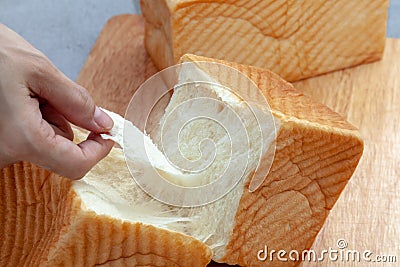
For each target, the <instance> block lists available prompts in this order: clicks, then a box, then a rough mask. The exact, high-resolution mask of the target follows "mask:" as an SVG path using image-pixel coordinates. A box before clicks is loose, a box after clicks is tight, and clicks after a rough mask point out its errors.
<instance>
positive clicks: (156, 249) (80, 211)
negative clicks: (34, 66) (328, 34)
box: [0, 55, 363, 266]
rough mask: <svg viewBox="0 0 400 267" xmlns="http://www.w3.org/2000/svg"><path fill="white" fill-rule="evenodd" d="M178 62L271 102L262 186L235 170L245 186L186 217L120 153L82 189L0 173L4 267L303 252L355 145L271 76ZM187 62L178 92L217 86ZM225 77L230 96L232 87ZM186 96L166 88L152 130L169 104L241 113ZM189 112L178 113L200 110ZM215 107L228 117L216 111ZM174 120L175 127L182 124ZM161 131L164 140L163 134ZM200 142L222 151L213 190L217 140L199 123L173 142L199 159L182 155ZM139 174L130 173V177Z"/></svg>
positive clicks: (355, 154) (193, 261)
mask: <svg viewBox="0 0 400 267" xmlns="http://www.w3.org/2000/svg"><path fill="white" fill-rule="evenodd" d="M182 60H183V61H185V62H193V61H197V60H200V61H208V62H219V63H222V64H225V65H228V66H230V67H232V68H234V69H237V70H239V71H240V72H242V73H243V74H245V75H247V76H248V77H249V78H250V79H251V80H252V81H253V82H254V83H255V85H257V86H258V87H259V89H260V90H261V92H262V93H263V94H264V96H265V97H266V99H267V100H268V103H269V105H270V107H271V110H272V115H273V117H274V123H275V127H276V130H277V132H276V133H275V135H271V136H275V137H274V140H272V139H268V138H266V143H265V144H264V145H265V147H268V146H269V145H271V144H272V143H274V144H275V145H276V151H275V156H274V158H273V162H272V166H271V171H270V172H269V173H268V175H267V177H266V178H265V180H264V181H263V183H262V184H261V185H260V187H258V189H257V190H256V191H254V192H250V191H249V186H250V183H251V181H250V177H251V175H252V172H254V170H255V165H254V164H250V165H249V168H248V169H247V168H246V169H245V170H242V171H245V177H244V178H243V179H242V180H240V181H239V182H238V184H237V185H236V186H235V187H234V188H233V189H232V190H230V191H229V192H228V193H227V194H226V195H224V196H223V197H221V198H220V199H218V200H217V201H214V202H212V203H210V204H208V205H203V206H198V207H192V208H184V207H177V206H171V205H168V204H165V203H162V202H159V201H158V200H155V199H154V198H152V197H151V196H150V195H148V194H147V193H145V192H144V191H143V190H142V189H141V188H140V187H139V185H138V184H137V183H135V181H134V179H133V178H132V176H131V174H130V172H129V170H128V168H127V166H126V164H125V161H124V155H123V151H122V150H121V149H119V148H113V150H112V151H111V153H110V155H109V156H107V157H106V158H105V159H104V160H102V161H101V162H99V163H98V164H97V165H96V166H95V167H94V168H93V169H92V170H91V171H90V172H89V173H88V174H87V175H86V176H85V177H84V178H83V179H82V180H80V181H74V182H71V181H69V180H66V179H63V178H60V177H58V176H56V175H54V174H51V173H48V172H46V171H43V170H41V169H39V168H37V167H35V166H32V165H30V164H26V163H24V164H16V165H13V166H12V167H9V168H6V169H4V170H2V172H1V177H0V178H1V180H0V188H1V190H2V194H1V197H2V201H1V209H0V211H1V214H0V222H1V223H2V225H5V227H2V228H1V230H0V231H2V232H1V237H2V238H3V237H4V238H3V240H5V242H3V243H2V247H1V253H2V257H1V264H3V263H4V264H5V265H6V264H8V263H10V265H17V264H26V265H31V266H35V265H38V264H39V263H42V264H43V265H49V266H53V265H57V264H58V265H87V266H91V265H94V264H99V265H102V264H103V265H109V264H115V265H125V266H135V265H152V266H205V265H206V264H207V263H208V262H209V261H210V259H211V257H212V258H213V259H214V260H216V261H218V262H226V263H229V264H239V265H242V266H265V265H268V264H269V265H270V266H278V265H279V264H281V265H283V264H284V265H286V266H287V265H288V264H289V265H290V264H291V263H292V264H293V265H294V264H296V262H289V263H288V262H285V263H284V262H279V261H274V262H262V261H260V260H259V259H258V258H257V253H258V251H259V250H261V249H264V247H265V246H268V248H270V249H274V250H280V249H285V250H286V251H290V250H292V249H296V250H298V251H302V250H303V249H307V248H309V247H310V246H311V244H312V242H313V240H314V238H315V236H316V235H317V233H318V231H319V230H320V228H321V227H322V225H323V223H324V221H325V219H326V217H327V215H328V213H329V210H330V209H331V208H332V207H333V205H334V203H335V202H336V200H337V198H338V197H339V195H340V193H341V191H342V190H343V188H344V186H345V185H346V183H347V182H348V180H349V178H350V177H351V175H352V173H353V172H354V170H355V168H356V166H357V163H358V161H359V159H360V157H361V154H362V150H363V142H362V140H361V138H360V136H359V134H358V132H357V130H356V129H355V128H354V127H353V126H352V125H350V124H349V123H347V122H346V121H344V120H343V118H341V117H340V116H339V115H338V114H336V113H334V112H333V111H331V110H330V109H329V108H327V107H325V106H323V105H321V104H318V103H315V102H313V101H312V100H311V99H310V98H308V97H306V96H304V95H303V94H301V93H299V92H297V91H296V90H295V89H294V88H293V87H292V86H291V85H290V84H289V83H286V82H285V81H283V80H282V79H281V78H279V77H278V76H277V75H275V74H273V73H271V72H270V71H267V70H263V69H259V68H256V67H250V66H245V65H239V64H236V63H229V62H223V61H216V60H213V59H208V58H203V57H196V56H193V55H186V56H184V57H183V58H182ZM193 64H195V65H197V66H198V70H196V72H185V69H184V68H183V69H182V73H181V74H182V75H180V81H181V82H183V81H189V80H190V79H191V78H193V77H194V76H195V75H198V74H199V73H201V74H202V75H205V76H208V77H209V78H210V80H214V81H215V80H217V79H218V76H217V77H215V76H214V74H215V73H214V72H209V70H207V69H203V68H202V65H201V64H198V63H193ZM217 70H218V69H217ZM222 77H224V75H222ZM225 79H226V80H225V81H229V82H230V85H231V86H232V87H233V88H237V87H238V84H236V82H237V80H236V79H235V77H229V76H228V77H225ZM217 82H218V80H217ZM239 87H240V86H239ZM189 88H191V91H187V90H180V89H179V88H175V90H174V94H173V96H172V98H171V101H170V103H169V105H168V106H167V109H166V112H165V115H164V116H163V117H162V119H161V121H160V125H162V124H163V122H165V121H168V114H169V113H170V112H171V111H173V110H174V109H175V108H176V107H177V106H179V105H181V104H182V103H184V102H185V101H187V100H189V101H190V100H191V99H192V98H196V97H197V96H199V94H204V95H206V96H207V97H209V99H215V100H219V101H222V102H224V103H229V104H231V106H233V109H234V110H236V111H240V110H241V108H240V106H241V103H240V101H239V100H240V99H237V98H234V97H233V96H232V95H230V94H224V92H222V91H218V90H217V89H215V88H213V87H212V86H211V87H210V86H200V87H197V89H196V86H195V87H189ZM244 89H246V88H244ZM197 105H200V106H197ZM197 105H196V106H193V107H192V108H188V109H187V113H188V114H190V113H191V112H194V111H195V109H196V108H199V107H202V106H201V105H206V102H204V103H200V104H199V103H197ZM204 107H205V106H204ZM212 108H213V107H212V106H211V107H210V109H212ZM215 108H216V109H217V110H220V111H221V112H226V111H225V110H224V107H219V106H215ZM259 108H260V109H262V107H259ZM181 114H184V113H183V112H181ZM193 114H194V113H193ZM245 114H246V113H245ZM224 117H226V118H227V119H228V120H230V119H231V117H229V116H224ZM247 118H249V120H248V121H246V123H244V125H245V127H246V129H248V132H249V136H250V137H251V139H250V141H251V143H252V144H254V145H253V146H250V150H249V151H250V156H251V155H253V154H252V153H254V151H257V150H256V147H257V144H260V143H258V142H259V141H260V140H255V136H256V135H254V134H255V133H253V132H251V130H252V129H253V125H252V123H251V122H252V120H251V118H250V117H247ZM179 121H180V120H179V119H178V120H176V119H175V120H173V121H172V123H176V124H175V125H179ZM167 125H168V124H167ZM116 127H118V125H116ZM263 127H265V128H266V130H268V129H269V130H270V131H271V133H272V132H273V131H274V130H275V128H274V126H273V125H263ZM201 129H207V131H205V132H204V133H203V132H201ZM74 132H75V135H76V136H77V139H78V140H83V139H84V138H85V135H84V134H83V133H82V132H80V131H79V130H75V131H74ZM159 132H160V134H161V135H162V134H163V132H161V129H159ZM168 133H169V131H167V129H166V134H167V135H166V136H164V137H165V138H167V139H169V138H173V136H170V137H168ZM209 133H212V136H213V140H215V142H216V143H217V144H220V145H222V148H221V150H218V149H216V151H215V152H216V154H215V157H216V159H217V166H215V169H212V171H206V173H208V175H209V176H210V177H206V178H208V180H207V181H206V182H209V181H213V177H212V175H213V173H214V172H218V171H219V170H220V169H222V168H224V166H225V164H224V162H225V158H224V157H223V156H224V155H225V153H226V152H225V146H224V145H225V141H224V131H221V130H220V129H219V128H218V126H217V125H216V124H212V125H211V124H209V122H208V121H203V120H199V121H197V122H196V123H194V124H191V125H188V127H187V128H186V129H185V130H184V131H183V132H182V138H181V139H180V142H181V143H180V144H179V145H180V146H181V148H182V153H183V154H185V155H186V156H187V157H188V158H196V157H198V156H199V155H198V154H196V150H190V148H191V147H192V148H195V149H197V146H193V144H195V143H198V141H199V140H202V138H204V137H205V136H207V135H206V134H209ZM203 134H205V135H204V136H203ZM160 140H161V139H160V138H157V136H156V137H155V138H154V141H155V144H156V145H160ZM167 141H168V140H167ZM171 148H173V147H171ZM206 149H207V148H206ZM262 151H267V150H262ZM167 153H168V155H169V157H170V159H172V160H174V161H175V160H176V159H177V160H179V155H178V154H176V153H174V151H173V150H172V151H169V152H168V151H167ZM239 153H241V150H239ZM250 158H252V157H250ZM174 161H173V162H174ZM250 161H251V160H250ZM253 163H254V162H253ZM128 164H129V163H128ZM140 172H141V170H136V174H137V175H140ZM192 197H198V196H192ZM200 197H202V196H200ZM22 240H27V241H26V242H23V241H22ZM15 244H17V245H15ZM21 244H22V245H21ZM210 248H211V249H212V252H213V253H211V249H210Z"/></svg>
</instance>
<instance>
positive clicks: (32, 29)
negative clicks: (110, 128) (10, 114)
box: [0, 0, 400, 80]
mask: <svg viewBox="0 0 400 267" xmlns="http://www.w3.org/2000/svg"><path fill="white" fill-rule="evenodd" d="M138 1H139V0H81V1H71V0H57V1H54V0H0V22H1V23H3V24H5V25H7V26H8V27H10V28H11V29H13V30H14V31H16V32H18V33H19V34H21V35H22V36H23V37H24V38H25V39H27V40H28V41H29V42H30V43H32V44H33V45H34V46H35V47H37V48H38V49H39V50H41V51H42V52H43V53H45V54H46V55H47V56H48V57H49V58H50V60H51V61H53V63H54V64H55V65H56V66H57V67H58V68H59V69H60V70H61V71H63V72H64V73H65V74H66V75H67V76H68V77H70V78H71V79H73V80H75V79H76V77H77V76H78V73H79V71H80V70H81V68H82V66H83V63H84V62H85V60H86V57H87V56H88V54H89V52H90V50H91V48H92V46H93V45H94V43H95V41H96V39H97V37H98V35H99V33H100V31H101V29H102V28H103V26H104V24H105V23H106V21H107V20H108V19H109V18H110V17H112V16H114V15H117V14H123V13H139V12H140V7H139V4H138ZM387 36H388V37H392V38H400V0H391V1H390V8H389V21H388V27H387Z"/></svg>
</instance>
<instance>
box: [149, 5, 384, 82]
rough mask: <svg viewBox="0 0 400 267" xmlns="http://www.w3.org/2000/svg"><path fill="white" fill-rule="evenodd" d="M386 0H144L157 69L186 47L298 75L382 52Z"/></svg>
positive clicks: (288, 75)
mask: <svg viewBox="0 0 400 267" xmlns="http://www.w3.org/2000/svg"><path fill="white" fill-rule="evenodd" d="M388 3H389V1H388V0H365V1H359V0H335V1H318V0H305V1H290V0H257V1H256V0H254V1H248V0H223V1H215V0H207V1H203V0H142V1H141V9H142V13H143V15H144V18H145V21H146V25H145V30H146V33H145V46H146V49H147V51H148V53H149V54H150V56H151V58H152V60H153V62H154V63H155V65H156V66H157V68H159V69H163V68H166V67H168V66H171V65H173V64H176V63H177V62H178V61H179V58H180V57H181V56H182V55H183V54H186V53H191V54H196V55H200V56H206V57H211V58H218V59H223V60H228V61H234V62H239V63H242V64H246V65H253V66H257V67H262V68H266V69H270V70H272V71H273V72H275V73H277V74H279V75H280V76H281V77H283V78H284V79H285V80H288V81H295V80H299V79H303V78H307V77H311V76H315V75H318V74H322V73H326V72H329V71H333V70H337V69H342V68H346V67H350V66H354V65H358V64H362V63H366V62H371V61H375V60H378V59H380V58H381V57H382V54H383V50H384V46H385V38H386V20H387V10H388Z"/></svg>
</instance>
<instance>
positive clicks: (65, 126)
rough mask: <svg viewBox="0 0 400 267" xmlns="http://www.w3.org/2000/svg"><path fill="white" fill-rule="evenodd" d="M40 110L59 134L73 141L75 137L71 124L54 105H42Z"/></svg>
mask: <svg viewBox="0 0 400 267" xmlns="http://www.w3.org/2000/svg"><path fill="white" fill-rule="evenodd" d="M40 110H41V112H42V116H43V119H44V120H45V121H47V122H48V123H49V124H50V126H51V127H52V128H53V130H54V132H55V133H56V134H57V135H61V136H63V137H65V138H67V139H68V140H71V141H72V140H73V139H74V133H73V131H72V128H71V125H70V124H69V123H68V121H67V120H66V119H65V118H64V116H63V115H61V114H60V113H58V112H57V111H56V110H55V109H54V108H53V107H52V106H50V105H48V104H45V105H42V106H41V107H40Z"/></svg>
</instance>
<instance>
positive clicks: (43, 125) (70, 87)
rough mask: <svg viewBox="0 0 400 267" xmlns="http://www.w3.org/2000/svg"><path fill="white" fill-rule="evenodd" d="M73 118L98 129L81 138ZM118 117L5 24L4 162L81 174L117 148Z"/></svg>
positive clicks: (0, 30)
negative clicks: (112, 134)
mask: <svg viewBox="0 0 400 267" xmlns="http://www.w3.org/2000/svg"><path fill="white" fill-rule="evenodd" d="M69 122H71V123H73V124H75V125H77V126H80V127H82V128H85V129H87V130H89V131H91V132H92V133H91V134H90V135H89V136H88V138H87V140H86V141H84V142H82V143H80V144H75V143H74V142H73V141H72V140H73V137H74V135H73V132H72V130H71V126H70V124H69ZM112 126H113V121H112V120H111V118H110V117H108V115H106V114H105V113H104V112H103V111H101V110H100V109H99V108H98V107H96V106H95V104H94V103H93V100H92V98H91V97H90V95H89V93H88V92H87V91H86V90H85V89H84V88H83V87H81V86H79V85H78V84H76V83H74V82H73V81H71V80H69V79H68V78H67V77H66V76H65V75H64V74H63V73H61V72H60V71H59V70H58V69H57V68H56V67H55V66H54V65H53V64H52V63H51V62H50V61H49V60H48V59H47V58H46V57H45V56H44V55H43V54H42V53H41V52H39V51H38V50H36V49H35V48H34V47H33V46H31V45H30V44H29V43H28V42H27V41H25V40H24V39H23V38H22V37H21V36H19V35H18V34H16V33H15V32H13V31H11V30H10V29H8V28H7V27H5V26H4V25H2V24H0V168H2V167H5V166H7V165H9V164H12V163H15V162H17V161H21V160H22V161H30V162H32V163H35V164H37V165H39V166H42V167H44V168H46V169H49V170H51V171H54V172H56V173H58V174H60V175H63V176H66V177H69V178H73V179H77V178H81V177H82V176H84V175H85V173H86V172H88V171H89V170H90V169H91V168H92V167H93V166H94V165H95V164H96V163H97V162H98V161H100V160H101V159H102V158H104V157H105V156H106V155H107V154H108V153H109V152H110V150H111V148H112V146H113V142H112V141H109V140H103V139H102V138H101V137H100V136H99V133H103V132H108V131H109V130H110V129H111V128H112Z"/></svg>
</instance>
